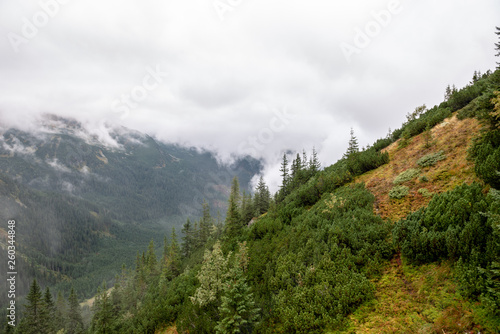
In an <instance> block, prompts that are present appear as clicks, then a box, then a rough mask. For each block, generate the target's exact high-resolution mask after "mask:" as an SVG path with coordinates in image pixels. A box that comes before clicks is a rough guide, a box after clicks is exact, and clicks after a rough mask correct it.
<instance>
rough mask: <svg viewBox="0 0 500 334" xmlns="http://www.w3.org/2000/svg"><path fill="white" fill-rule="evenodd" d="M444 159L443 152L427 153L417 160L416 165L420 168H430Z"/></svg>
mask: <svg viewBox="0 0 500 334" xmlns="http://www.w3.org/2000/svg"><path fill="white" fill-rule="evenodd" d="M444 159H446V155H445V154H444V151H439V152H435V153H429V154H427V155H425V156H423V157H422V158H420V159H418V161H417V164H418V165H419V166H420V167H431V166H434V165H435V164H437V163H438V161H441V160H444Z"/></svg>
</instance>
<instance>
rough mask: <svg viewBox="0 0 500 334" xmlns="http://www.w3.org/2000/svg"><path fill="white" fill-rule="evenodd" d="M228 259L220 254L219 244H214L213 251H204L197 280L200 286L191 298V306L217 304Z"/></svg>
mask: <svg viewBox="0 0 500 334" xmlns="http://www.w3.org/2000/svg"><path fill="white" fill-rule="evenodd" d="M229 257H230V255H228V257H227V258H226V257H225V256H224V254H223V253H222V249H221V245H220V242H219V241H217V242H216V243H215V244H214V248H213V250H212V251H211V252H210V251H209V250H205V255H204V256H203V264H202V266H201V269H200V271H199V272H198V275H197V278H198V281H199V282H200V286H199V287H198V288H197V289H196V291H195V293H194V295H193V296H192V297H190V298H191V301H192V302H193V304H197V305H198V306H200V307H204V306H206V305H208V304H213V303H215V304H217V301H218V300H219V299H220V296H221V295H222V292H223V290H224V282H225V281H226V280H227V275H228V258H229Z"/></svg>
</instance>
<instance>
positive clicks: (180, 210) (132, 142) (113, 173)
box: [0, 116, 260, 326]
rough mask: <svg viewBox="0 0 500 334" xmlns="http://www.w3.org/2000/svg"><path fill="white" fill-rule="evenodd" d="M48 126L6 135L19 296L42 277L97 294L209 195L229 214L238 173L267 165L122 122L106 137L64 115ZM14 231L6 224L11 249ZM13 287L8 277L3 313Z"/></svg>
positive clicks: (7, 204) (0, 189) (3, 165)
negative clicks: (231, 159)
mask: <svg viewBox="0 0 500 334" xmlns="http://www.w3.org/2000/svg"><path fill="white" fill-rule="evenodd" d="M40 127H41V128H40V129H39V130H38V131H33V132H25V131H20V130H17V129H12V128H11V129H7V130H3V131H2V135H1V137H0V206H1V208H2V210H1V212H0V219H1V220H2V221H4V222H5V223H6V222H7V221H8V220H11V219H15V221H16V223H17V224H16V252H17V257H16V260H17V263H16V265H17V270H18V272H19V273H22V275H19V276H18V277H17V281H16V283H17V285H16V286H17V289H16V293H17V297H18V298H19V299H18V301H19V305H22V303H23V299H22V296H25V295H26V294H27V293H28V291H29V286H30V284H31V282H32V281H33V279H34V278H37V280H38V283H39V284H40V285H41V286H43V287H51V289H52V290H53V291H60V292H62V293H63V295H64V296H65V297H66V298H67V297H68V295H69V293H70V290H71V289H72V288H73V289H74V291H75V294H76V295H78V296H79V298H83V297H90V296H92V295H93V294H95V292H96V291H97V286H98V285H99V284H100V283H101V282H102V281H103V280H110V279H112V278H113V277H114V276H115V274H117V273H120V271H121V266H122V265H123V264H125V265H127V266H131V265H133V263H134V259H135V256H136V254H137V251H138V249H141V248H143V247H146V246H147V245H148V243H149V241H150V240H151V239H152V238H154V239H155V240H156V241H157V242H160V241H161V240H162V239H163V236H164V235H169V234H170V232H171V229H172V227H175V228H177V229H178V230H179V231H180V229H181V227H182V224H183V223H184V222H185V219H186V218H187V217H197V216H199V215H200V214H201V212H202V209H201V205H202V203H203V200H206V201H208V202H209V203H210V206H211V208H212V214H213V215H214V216H216V215H217V212H220V218H219V220H220V219H223V217H224V214H225V212H226V208H227V206H226V205H227V204H226V202H227V198H228V195H229V189H230V184H231V179H232V178H233V177H234V176H238V177H239V178H240V179H241V180H242V184H244V187H247V186H248V184H249V182H250V179H251V178H252V176H253V175H255V174H256V173H258V171H259V169H260V164H259V162H258V161H256V160H254V159H241V160H237V161H236V162H235V163H234V164H233V165H231V166H223V165H221V164H220V163H218V162H217V160H216V157H215V156H214V155H213V154H211V153H209V152H202V151H199V150H197V149H194V148H192V149H189V148H183V147H180V146H177V145H171V144H165V143H161V142H159V141H157V140H155V139H154V138H151V137H149V136H147V135H144V134H141V133H138V132H133V131H131V130H127V129H123V128H121V129H115V130H114V132H111V134H110V135H111V137H112V140H111V139H108V141H103V140H102V139H100V138H97V137H95V136H91V135H89V134H88V133H87V132H86V129H85V127H84V126H83V125H82V124H80V123H78V122H76V121H71V120H68V119H64V118H60V117H56V116H47V117H46V118H45V119H44V122H43V123H42V124H41V125H40ZM7 232H8V231H7V226H6V225H4V226H2V227H0V245H1V247H2V250H6V249H7V248H6V246H7V241H8V233H7ZM2 270H3V269H2ZM7 290H8V287H7V285H6V284H2V285H0V296H1V297H0V305H2V310H3V311H2V314H5V313H4V312H5V310H4V307H3V305H5V303H6V300H7ZM19 311H20V313H19V314H21V311H22V308H19ZM2 318H3V317H2ZM3 320H4V319H2V326H3Z"/></svg>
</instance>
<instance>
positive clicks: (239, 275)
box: [23, 70, 500, 333]
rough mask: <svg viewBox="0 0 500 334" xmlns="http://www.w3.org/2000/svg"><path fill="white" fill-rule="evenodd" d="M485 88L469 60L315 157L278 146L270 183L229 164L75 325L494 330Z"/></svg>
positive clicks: (495, 283) (495, 92) (494, 246)
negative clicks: (276, 179) (454, 84)
mask: <svg viewBox="0 0 500 334" xmlns="http://www.w3.org/2000/svg"><path fill="white" fill-rule="evenodd" d="M499 90H500V70H497V71H496V72H494V73H490V72H488V73H486V74H484V75H477V74H475V75H474V78H473V81H472V82H471V84H470V85H467V86H466V87H464V88H462V89H460V90H456V89H454V90H450V92H449V94H448V96H447V98H446V101H444V102H443V103H442V104H441V105H439V106H435V107H433V108H431V109H427V108H425V107H424V106H423V107H419V108H417V109H416V110H415V112H413V113H410V114H408V117H407V121H406V122H405V123H404V124H403V126H402V127H401V128H400V129H397V130H395V131H393V132H392V133H391V134H390V135H389V136H388V137H386V138H382V139H379V140H378V141H377V142H375V143H374V144H373V145H371V146H369V147H367V148H365V149H362V150H360V149H359V147H358V143H357V139H356V137H355V136H354V133H353V132H351V140H350V141H349V144H348V148H347V150H346V153H345V154H344V156H343V158H342V159H340V160H339V161H338V162H337V163H335V164H334V165H332V166H328V167H326V168H324V169H321V168H320V166H319V163H318V161H317V159H316V157H315V152H314V151H313V153H312V155H311V156H310V157H309V158H308V157H307V154H306V153H303V154H302V156H301V155H299V154H298V155H297V156H296V157H295V158H294V159H293V160H292V162H291V163H290V162H289V161H288V158H289V157H288V156H287V155H286V154H285V155H284V156H283V162H282V165H281V172H282V186H281V189H280V190H279V191H278V193H276V194H275V196H274V198H272V197H271V196H270V194H269V191H268V190H267V187H266V186H265V184H263V183H262V180H261V183H259V186H258V188H257V189H256V192H255V194H254V195H253V197H252V196H249V195H248V194H246V193H241V192H240V188H239V182H238V179H237V178H235V179H233V182H232V186H231V193H230V196H229V201H228V205H227V208H228V209H227V214H226V219H225V224H224V225H222V224H217V223H216V221H215V220H214V219H213V218H212V216H211V214H210V209H209V208H208V204H207V203H204V205H203V214H202V217H201V218H200V219H199V220H198V221H196V222H193V221H189V220H188V221H186V223H185V224H184V226H183V229H182V242H181V243H179V242H178V241H177V234H176V231H175V230H173V231H172V234H171V238H170V239H169V240H168V239H166V238H165V240H164V243H163V248H160V252H161V255H160V256H157V255H156V253H157V251H158V247H157V246H156V245H155V243H154V241H151V243H150V245H149V247H148V249H147V250H144V252H142V254H141V253H139V254H138V255H137V259H136V265H135V267H132V268H124V269H123V272H122V274H121V275H119V276H117V277H116V278H115V280H114V281H113V282H104V283H103V285H102V286H101V288H100V292H99V293H98V294H97V296H96V298H95V301H94V304H93V309H92V310H93V317H92V319H91V320H90V321H89V323H88V324H87V326H88V332H90V333H176V332H177V333H252V332H253V333H464V332H469V333H470V332H473V333H477V332H481V333H498V332H500V320H499V319H500V313H499V310H500V194H499V192H498V191H497V190H495V189H498V188H499V187H500V174H499V173H500V172H499V171H500V126H499V125H500V93H499ZM253 217H256V219H252V218H253ZM109 283H112V284H114V288H113V289H112V290H111V292H110V293H108V292H107V291H108V284H109ZM37 317H40V316H39V315H35V314H32V313H30V312H29V307H28V308H27V312H26V314H25V317H24V319H23V321H24V322H27V321H34V320H33V319H35V320H36V319H37ZM61 326H64V324H62V323H59V324H58V325H57V328H62V327H61Z"/></svg>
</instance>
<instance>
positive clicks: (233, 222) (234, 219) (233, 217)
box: [225, 177, 242, 238]
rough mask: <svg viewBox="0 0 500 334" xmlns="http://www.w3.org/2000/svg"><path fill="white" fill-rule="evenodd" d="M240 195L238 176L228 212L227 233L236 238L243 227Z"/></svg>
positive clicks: (233, 187) (232, 190) (230, 197)
mask: <svg viewBox="0 0 500 334" xmlns="http://www.w3.org/2000/svg"><path fill="white" fill-rule="evenodd" d="M240 196H241V195H240V186H239V181H238V178H237V177H234V179H233V183H232V186H231V194H230V195H229V203H228V208H227V214H226V226H225V235H226V236H227V237H228V238H234V237H236V236H237V235H239V233H240V230H241V228H242V224H241V216H240V208H239V203H240Z"/></svg>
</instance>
